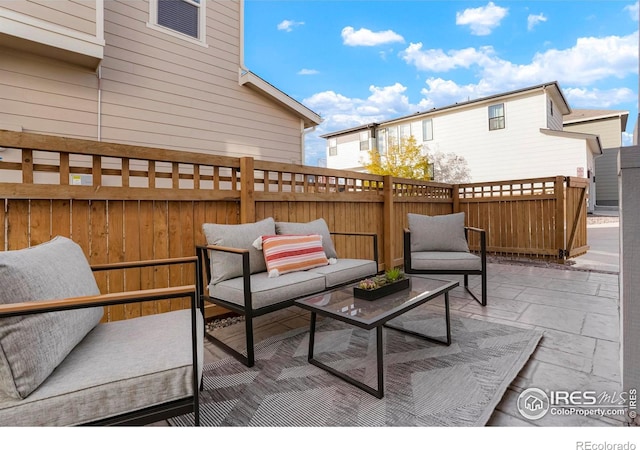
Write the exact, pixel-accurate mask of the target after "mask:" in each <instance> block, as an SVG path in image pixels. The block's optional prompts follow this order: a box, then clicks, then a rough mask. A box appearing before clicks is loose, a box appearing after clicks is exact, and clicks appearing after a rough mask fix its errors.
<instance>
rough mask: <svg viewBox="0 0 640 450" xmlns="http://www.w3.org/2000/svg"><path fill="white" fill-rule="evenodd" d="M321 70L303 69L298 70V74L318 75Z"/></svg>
mask: <svg viewBox="0 0 640 450" xmlns="http://www.w3.org/2000/svg"><path fill="white" fill-rule="evenodd" d="M319 73H320V72H318V71H317V70H316V69H301V70H300V71H299V72H298V75H317V74H319Z"/></svg>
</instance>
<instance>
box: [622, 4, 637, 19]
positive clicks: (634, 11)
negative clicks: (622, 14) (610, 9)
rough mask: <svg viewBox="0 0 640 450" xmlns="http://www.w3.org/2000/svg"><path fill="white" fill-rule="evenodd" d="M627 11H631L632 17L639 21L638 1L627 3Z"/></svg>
mask: <svg viewBox="0 0 640 450" xmlns="http://www.w3.org/2000/svg"><path fill="white" fill-rule="evenodd" d="M624 10H625V11H629V14H630V15H631V18H632V19H633V20H635V21H636V22H637V21H638V11H639V10H640V9H639V8H638V2H636V3H635V4H634V5H627V6H625V7H624Z"/></svg>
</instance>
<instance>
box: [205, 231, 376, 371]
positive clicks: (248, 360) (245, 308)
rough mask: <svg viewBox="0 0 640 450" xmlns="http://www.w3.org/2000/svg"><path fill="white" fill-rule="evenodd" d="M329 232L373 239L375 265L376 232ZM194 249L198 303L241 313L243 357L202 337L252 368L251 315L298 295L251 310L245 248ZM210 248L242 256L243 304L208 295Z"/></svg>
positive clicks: (285, 304)
mask: <svg viewBox="0 0 640 450" xmlns="http://www.w3.org/2000/svg"><path fill="white" fill-rule="evenodd" d="M330 234H331V235H333V236H369V237H371V238H372V239H373V258H374V261H375V262H376V265H377V264H378V235H377V234H375V233H357V232H353V233H348V232H347V233H343V232H331V233H330ZM196 251H197V255H198V259H199V266H200V270H199V271H198V279H197V283H198V291H199V292H200V296H201V299H202V301H201V303H202V304H204V302H210V303H213V304H215V305H218V306H221V307H223V308H225V309H228V310H230V311H233V312H235V313H237V314H240V315H242V316H244V318H245V335H246V347H247V349H246V351H247V355H246V356H245V355H244V354H242V353H241V352H240V351H238V350H236V349H234V348H232V347H230V346H229V345H228V344H226V343H225V342H223V341H221V340H220V339H218V338H216V337H215V336H212V335H211V334H210V333H208V332H205V337H206V338H207V339H208V340H209V341H210V342H212V343H213V344H215V345H216V346H218V347H220V348H222V349H223V350H225V351H226V352H227V353H229V354H231V355H232V356H233V357H235V358H236V359H238V360H239V361H241V362H242V363H243V364H244V365H246V366H247V367H252V366H253V365H254V364H255V349H254V344H255V342H254V334H253V319H254V318H255V317H260V316H263V315H265V314H269V313H271V312H274V311H279V310H282V309H285V308H288V307H290V306H292V305H293V304H294V302H295V301H296V300H297V299H298V298H301V297H292V298H288V299H285V300H283V301H281V302H278V303H275V304H273V305H269V306H265V307H262V308H258V309H254V308H253V307H252V295H251V272H250V265H249V251H248V250H247V249H239V248H231V247H224V246H218V245H206V246H204V245H202V246H196ZM210 251H219V252H226V253H233V254H237V255H238V256H239V257H241V258H242V278H243V294H244V305H242V306H241V305H238V304H235V303H231V302H228V301H225V300H223V299H220V298H215V297H211V296H209V294H208V289H207V287H208V285H209V283H208V280H210V279H211V264H210V258H209V252H210ZM352 281H356V280H352ZM352 281H350V282H352ZM344 284H348V283H343V284H342V285H344ZM336 287H339V286H332V287H331V289H335V288H336ZM320 292H324V291H320Z"/></svg>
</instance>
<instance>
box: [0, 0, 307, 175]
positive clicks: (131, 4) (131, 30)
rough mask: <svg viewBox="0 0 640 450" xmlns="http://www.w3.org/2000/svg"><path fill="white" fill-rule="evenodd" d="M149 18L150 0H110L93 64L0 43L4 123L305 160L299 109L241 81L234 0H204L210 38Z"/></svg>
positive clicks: (213, 151) (236, 3)
mask: <svg viewBox="0 0 640 450" xmlns="http://www.w3.org/2000/svg"><path fill="white" fill-rule="evenodd" d="M43 3H45V2H43ZM149 19H150V18H149V4H148V2H147V1H142V0H135V1H134V0H126V1H116V0H110V1H106V2H105V3H104V32H105V33H104V34H105V35H104V37H105V41H106V46H105V49H104V60H103V61H102V65H101V68H100V69H99V71H96V72H94V71H92V70H90V69H84V68H82V67H79V66H74V65H72V64H67V63H62V62H59V61H56V60H52V59H48V58H45V57H39V56H35V55H29V54H22V53H21V52H18V51H13V50H10V49H7V48H2V47H0V101H2V102H3V105H4V104H5V103H4V102H7V103H6V105H7V107H6V108H5V107H4V106H3V108H2V109H0V126H2V124H3V123H4V124H10V125H12V126H19V127H22V129H23V130H24V131H29V132H37V133H47V134H54V135H67V136H73V137H80V138H89V139H97V138H98V137H100V139H101V140H103V141H107V142H119V143H128V144H134V145H143V146H152V147H162V148H169V149H175V150H189V151H197V152H203V153H210V154H216V155H227V156H236V157H239V156H253V157H256V158H259V159H265V160H271V161H280V162H293V163H301V162H302V142H303V141H302V132H303V125H302V121H301V119H300V118H299V117H297V116H295V115H294V114H293V113H291V112H289V111H287V110H285V109H284V108H282V107H281V106H280V105H279V104H276V103H275V102H274V101H272V100H270V99H268V98H267V97H264V96H262V95H261V94H259V93H258V92H256V91H254V90H252V89H249V88H247V87H245V86H240V85H239V84H238V71H239V67H240V2H239V1H238V0H228V1H213V0H209V1H207V30H206V36H207V44H208V46H206V47H205V46H202V45H198V44H195V43H192V42H189V41H187V40H183V39H179V38H176V37H174V36H171V35H169V34H166V33H163V32H161V31H157V30H155V29H151V28H149V27H147V22H149ZM99 77H100V79H99ZM99 93H100V98H101V101H100V104H99V102H98V97H99ZM99 123H100V127H98V124H99ZM98 128H100V130H98Z"/></svg>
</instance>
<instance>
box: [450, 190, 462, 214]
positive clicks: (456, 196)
mask: <svg viewBox="0 0 640 450" xmlns="http://www.w3.org/2000/svg"><path fill="white" fill-rule="evenodd" d="M451 198H452V200H453V211H451V212H452V213H454V214H455V213H457V212H460V185H459V184H454V185H452V186H451Z"/></svg>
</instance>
